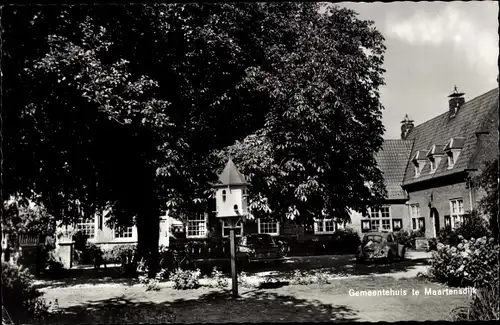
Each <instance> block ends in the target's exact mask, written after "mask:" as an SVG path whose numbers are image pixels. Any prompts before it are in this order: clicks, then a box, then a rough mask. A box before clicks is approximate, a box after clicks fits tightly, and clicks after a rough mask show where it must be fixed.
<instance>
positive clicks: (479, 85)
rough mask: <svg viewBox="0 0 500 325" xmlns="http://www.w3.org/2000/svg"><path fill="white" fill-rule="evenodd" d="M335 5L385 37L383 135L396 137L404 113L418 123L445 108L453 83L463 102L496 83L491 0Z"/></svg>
mask: <svg viewBox="0 0 500 325" xmlns="http://www.w3.org/2000/svg"><path fill="white" fill-rule="evenodd" d="M337 5H339V6H341V7H347V8H349V9H352V10H354V11H356V12H357V13H358V14H359V16H358V17H359V18H360V19H363V20H372V21H374V23H375V27H376V28H377V29H378V30H379V31H380V32H381V33H382V35H384V37H385V45H386V47H387V50H386V54H385V61H384V68H385V70H386V73H385V75H384V78H385V82H386V85H385V86H384V87H383V88H381V89H380V93H381V102H382V105H383V106H384V108H385V109H384V111H383V123H384V125H385V129H386V131H385V134H384V138H386V139H399V138H400V134H401V123H400V122H401V121H402V120H403V118H404V116H405V114H408V115H409V117H410V118H411V119H412V120H414V121H415V125H418V124H421V123H423V122H425V121H427V120H428V119H431V118H433V117H435V116H437V115H439V114H441V113H444V112H446V111H447V110H448V98H447V96H448V95H450V94H451V93H452V92H453V89H454V86H455V85H456V86H457V88H458V90H459V91H460V92H463V93H465V100H466V101H468V100H470V99H473V98H475V97H477V96H479V95H482V94H484V93H486V92H487V91H489V90H491V89H494V88H496V87H498V82H497V76H498V4H497V2H496V1H481V2H480V1H470V2H458V1H457V2H391V3H375V2H374V3H360V2H358V3H354V2H342V3H337Z"/></svg>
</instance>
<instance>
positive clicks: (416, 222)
mask: <svg viewBox="0 0 500 325" xmlns="http://www.w3.org/2000/svg"><path fill="white" fill-rule="evenodd" d="M412 207H417V215H416V216H414V215H413V214H412V209H411V208H412ZM408 214H409V215H410V229H411V230H415V231H416V230H419V228H418V219H420V218H421V217H420V204H418V203H412V204H409V205H408ZM413 219H415V226H416V228H413Z"/></svg>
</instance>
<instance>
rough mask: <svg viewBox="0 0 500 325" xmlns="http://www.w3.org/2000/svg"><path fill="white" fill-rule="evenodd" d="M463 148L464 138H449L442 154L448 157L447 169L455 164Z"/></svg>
mask: <svg viewBox="0 0 500 325" xmlns="http://www.w3.org/2000/svg"><path fill="white" fill-rule="evenodd" d="M463 147H464V138H462V137H456V138H451V139H450V141H448V144H446V146H445V147H444V150H443V151H444V152H445V153H446V155H447V157H448V169H452V168H453V167H454V166H455V164H456V163H457V160H458V156H460V152H461V151H462V148H463Z"/></svg>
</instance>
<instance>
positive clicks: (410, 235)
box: [395, 230, 424, 249]
mask: <svg viewBox="0 0 500 325" xmlns="http://www.w3.org/2000/svg"><path fill="white" fill-rule="evenodd" d="M395 235H396V238H397V240H398V242H399V243H400V244H403V245H405V247H406V248H412V249H415V238H418V237H423V235H424V234H423V232H422V231H420V230H411V231H408V230H400V231H398V232H396V233H395Z"/></svg>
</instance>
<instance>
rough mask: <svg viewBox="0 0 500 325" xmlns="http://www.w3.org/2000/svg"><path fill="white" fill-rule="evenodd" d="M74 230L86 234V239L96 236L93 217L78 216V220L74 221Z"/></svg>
mask: <svg viewBox="0 0 500 325" xmlns="http://www.w3.org/2000/svg"><path fill="white" fill-rule="evenodd" d="M75 231H80V232H81V233H82V234H84V235H86V236H87V238H88V239H94V238H95V237H96V235H95V232H96V220H95V217H94V218H80V219H79V220H78V222H76V223H75Z"/></svg>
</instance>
